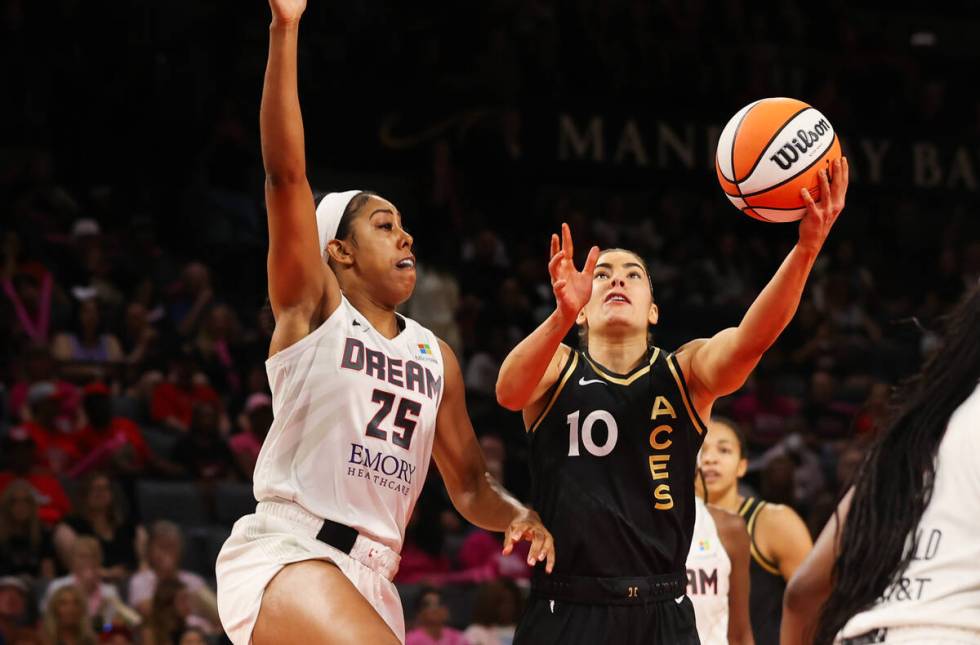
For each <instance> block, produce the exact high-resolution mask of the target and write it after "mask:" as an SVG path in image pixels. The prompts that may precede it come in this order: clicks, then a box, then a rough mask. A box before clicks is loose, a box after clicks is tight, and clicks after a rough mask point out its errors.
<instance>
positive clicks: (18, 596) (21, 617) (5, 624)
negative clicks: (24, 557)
mask: <svg viewBox="0 0 980 645" xmlns="http://www.w3.org/2000/svg"><path fill="white" fill-rule="evenodd" d="M30 602H31V591H30V587H28V586H27V583H25V582H24V581H23V580H21V579H20V578H17V577H15V576H3V577H0V643H10V642H13V636H14V634H15V633H16V632H18V631H20V630H21V629H22V628H23V627H24V626H26V625H27V624H28V621H29V615H30V614H29V611H28V609H29V606H30Z"/></svg>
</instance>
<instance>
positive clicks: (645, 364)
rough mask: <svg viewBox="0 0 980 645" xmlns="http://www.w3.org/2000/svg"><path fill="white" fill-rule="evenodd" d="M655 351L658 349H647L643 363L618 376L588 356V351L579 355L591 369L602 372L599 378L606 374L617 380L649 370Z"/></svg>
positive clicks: (655, 354) (585, 350) (584, 350)
mask: <svg viewBox="0 0 980 645" xmlns="http://www.w3.org/2000/svg"><path fill="white" fill-rule="evenodd" d="M657 349H658V348H657V347H654V346H653V345H651V346H650V347H647V355H646V358H645V359H644V361H643V362H642V363H640V364H639V365H637V366H636V367H634V368H633V369H632V370H630V371H629V372H627V373H626V374H620V373H619V372H614V371H612V370H611V369H609V368H608V367H606V366H605V365H603V364H602V363H600V362H599V361H597V360H596V359H594V358H592V355H591V354H589V350H587V349H583V350H582V352H581V353H582V356H584V357H585V360H586V361H588V363H589V365H591V366H592V367H593V368H598V369H599V370H601V371H602V373H601V374H599V376H604V375H607V374H608V375H609V376H612V377H615V378H618V379H628V378H630V377H631V376H634V375H635V374H636V373H637V372H639V371H640V370H645V369H650V366H651V365H652V364H653V360H651V359H652V358H655V357H656V356H657Z"/></svg>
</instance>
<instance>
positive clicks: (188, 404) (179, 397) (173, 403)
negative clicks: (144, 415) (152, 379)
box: [150, 382, 221, 427]
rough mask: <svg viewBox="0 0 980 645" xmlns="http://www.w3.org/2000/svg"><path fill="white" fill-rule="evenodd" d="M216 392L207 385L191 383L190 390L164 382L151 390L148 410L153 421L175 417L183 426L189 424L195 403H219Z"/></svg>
mask: <svg viewBox="0 0 980 645" xmlns="http://www.w3.org/2000/svg"><path fill="white" fill-rule="evenodd" d="M220 401H221V399H220V398H219V397H218V393H217V392H215V391H214V390H213V389H212V388H210V387H208V386H207V385H192V386H191V389H190V390H185V389H183V388H179V387H177V386H176V385H174V384H173V383H169V382H164V383H161V384H160V385H158V386H156V388H155V389H154V390H153V402H152V404H151V406H150V407H151V409H150V412H151V414H152V416H153V420H154V421H161V422H162V421H166V420H167V419H168V418H171V417H173V418H175V419H177V420H178V421H180V422H181V423H182V424H184V426H187V427H189V426H190V425H191V415H192V413H193V411H194V404H196V403H220Z"/></svg>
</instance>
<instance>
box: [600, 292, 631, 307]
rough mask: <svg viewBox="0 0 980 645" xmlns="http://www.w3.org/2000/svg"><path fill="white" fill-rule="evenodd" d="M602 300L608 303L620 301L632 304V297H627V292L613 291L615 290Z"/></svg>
mask: <svg viewBox="0 0 980 645" xmlns="http://www.w3.org/2000/svg"><path fill="white" fill-rule="evenodd" d="M602 302H603V303H607V302H618V303H622V304H627V305H628V304H630V299H629V298H627V297H626V295H625V294H622V293H619V292H618V291H613V292H610V293H609V295H607V296H606V297H605V299H604V300H603V301H602Z"/></svg>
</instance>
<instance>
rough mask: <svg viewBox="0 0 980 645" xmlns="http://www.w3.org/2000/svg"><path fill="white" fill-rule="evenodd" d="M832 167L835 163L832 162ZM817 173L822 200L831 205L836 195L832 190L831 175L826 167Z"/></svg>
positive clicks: (826, 204)
mask: <svg viewBox="0 0 980 645" xmlns="http://www.w3.org/2000/svg"><path fill="white" fill-rule="evenodd" d="M831 167H833V164H831ZM817 174H818V176H819V179H818V180H817V181H818V182H819V183H820V201H821V202H823V204H824V205H825V206H831V205H832V203H833V200H834V195H833V193H831V192H830V175H829V174H828V172H827V170H826V169H824V170H821V171H820V172H819V173H817Z"/></svg>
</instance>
